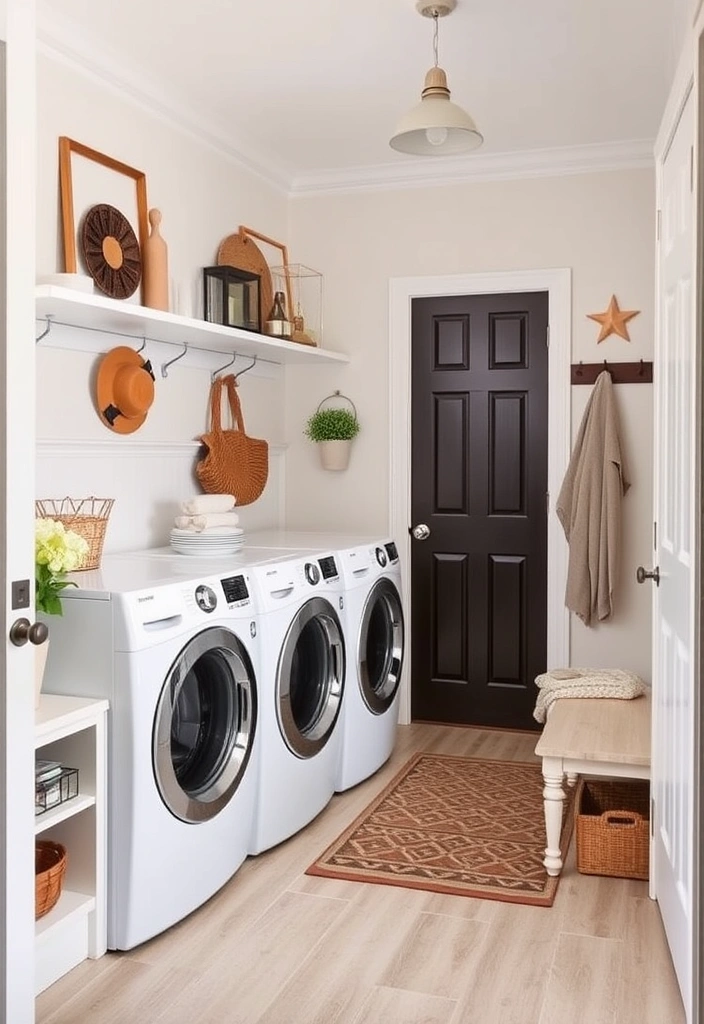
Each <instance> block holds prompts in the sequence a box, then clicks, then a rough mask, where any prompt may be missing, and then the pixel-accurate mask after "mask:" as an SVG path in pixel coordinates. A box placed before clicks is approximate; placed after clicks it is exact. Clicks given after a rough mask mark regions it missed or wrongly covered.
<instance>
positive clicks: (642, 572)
mask: <svg viewBox="0 0 704 1024" xmlns="http://www.w3.org/2000/svg"><path fill="white" fill-rule="evenodd" d="M636 579H637V580H638V582H639V583H645V581H646V580H652V581H653V583H654V584H655V586H656V587H659V586H660V566H659V565H656V566H655V568H654V569H653V571H652V572H648V570H647V569H644V568H643V566H642V565H639V566H638V568H637V569H636Z"/></svg>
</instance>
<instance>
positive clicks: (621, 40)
mask: <svg viewBox="0 0 704 1024" xmlns="http://www.w3.org/2000/svg"><path fill="white" fill-rule="evenodd" d="M690 8H691V0H646V2H643V0H458V6H457V9H456V11H455V12H454V13H453V14H452V15H451V16H450V17H449V18H446V19H444V20H443V21H441V22H440V64H441V65H442V66H443V67H444V68H445V70H446V71H447V74H448V80H449V85H450V88H451V90H452V98H453V100H454V101H455V102H456V103H458V104H459V105H461V106H463V107H464V108H465V109H466V110H467V111H468V112H469V113H470V114H471V115H472V116H473V117H474V118H475V120H476V122H477V124H478V126H479V129H480V131H481V132H482V133H483V135H484V138H485V142H484V146H483V147H482V149H481V150H479V151H478V153H479V154H480V157H481V159H483V160H484V161H485V163H486V160H487V159H489V160H491V159H492V158H493V157H496V155H497V154H510V155H511V156H512V157H514V156H515V157H517V158H519V159H520V158H521V157H522V158H524V159H525V157H526V156H527V155H529V154H530V153H531V151H535V150H539V151H541V150H560V151H562V150H564V149H565V148H566V147H567V148H571V147H582V146H591V147H597V148H600V147H601V148H603V147H604V146H606V147H607V148H608V145H609V144H614V143H622V142H628V143H631V142H633V141H637V142H640V143H642V144H643V143H645V142H646V141H647V142H648V143H649V142H650V141H651V140H653V139H654V137H655V134H656V132H657V128H658V124H659V121H660V117H661V114H662V111H663V108H664V105H665V100H666V98H667V92H668V88H669V85H670V82H671V80H672V77H673V74H674V70H675V66H676V58H677V55H678V53H679V49H680V46H681V43H682V40H683V38H684V33H685V29H686V22H687V15H688V13H689V10H690ZM38 15H39V36H40V41H42V42H43V44H44V46H45V47H48V48H49V49H51V50H55V51H59V52H62V54H63V55H64V56H65V55H67V54H68V55H69V56H71V57H72V58H74V59H76V60H78V61H79V62H80V63H83V64H84V65H85V66H86V67H88V68H90V69H91V70H93V71H94V72H95V71H97V72H98V73H100V74H103V75H105V76H107V77H108V78H110V79H112V81H113V83H116V84H122V85H124V86H125V88H126V89H127V90H128V91H132V92H133V93H134V94H139V95H140V96H141V97H142V98H144V96H145V95H146V96H148V97H150V98H151V100H152V101H153V102H154V103H155V105H156V106H157V107H161V109H162V110H163V111H169V112H170V113H172V114H175V115H176V116H178V117H179V118H180V119H182V120H183V121H184V122H185V123H189V124H190V125H191V126H193V125H198V126H199V127H200V130H201V131H202V132H203V133H204V134H207V135H209V136H210V137H211V138H214V139H217V140H219V141H220V142H221V143H222V144H224V145H225V146H226V148H228V149H229V151H230V152H232V153H235V154H238V155H239V156H240V157H242V158H243V159H244V161H245V162H247V163H250V164H251V165H253V166H254V167H256V168H257V169H259V170H260V171H262V172H263V173H265V174H267V175H268V176H269V177H273V178H276V179H277V180H278V182H279V183H280V184H283V185H284V186H287V187H292V188H294V189H295V186H296V184H297V183H300V182H305V181H311V182H312V181H319V182H324V181H325V179H326V176H327V177H328V178H329V180H330V181H333V180H335V181H338V182H340V181H343V180H344V179H345V178H346V177H349V176H352V177H354V176H355V175H356V177H357V179H358V180H361V179H362V178H364V180H366V181H368V182H373V181H374V180H375V179H377V178H378V179H379V180H382V179H383V178H384V176H385V175H386V176H389V175H391V176H392V177H393V176H396V177H399V176H402V175H403V174H404V173H405V172H406V168H407V167H408V166H409V165H408V161H409V160H411V158H409V157H407V156H404V155H402V154H398V153H395V152H394V151H393V150H391V149H390V148H389V145H388V139H389V137H390V135H391V134H392V130H393V128H394V125H395V122H396V121H397V119H398V118H399V117H400V116H401V114H402V113H404V112H405V111H406V110H407V109H408V108H410V107H411V106H412V105H413V104H415V103H416V102H417V101H418V99H419V98H420V89H421V88H422V83H423V77H424V74H425V72H426V70H427V69H428V68H429V67H430V66H431V65H432V63H433V57H432V29H433V26H432V22H431V21H429V20H427V19H425V18H422V17H421V16H420V15H419V14H418V13H416V10H415V4H414V0H250V2H248V3H244V2H243V0H198V2H194V0H120V2H119V3H114V4H113V3H104V2H103V3H101V2H96V0H38ZM437 159H438V158H436V157H428V158H426V160H425V164H426V166H427V162H428V161H431V162H435V161H437ZM466 159H467V160H470V161H471V160H472V157H468V158H466ZM414 163H415V164H417V159H416V160H415V161H414Z"/></svg>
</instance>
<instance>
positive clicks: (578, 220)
mask: <svg viewBox="0 0 704 1024" xmlns="http://www.w3.org/2000/svg"><path fill="white" fill-rule="evenodd" d="M290 218H291V233H290V249H291V252H292V254H293V255H292V258H293V259H295V260H297V261H300V262H303V263H309V264H310V265H311V266H314V267H316V268H317V269H320V270H321V271H323V273H324V275H325V283H324V289H325V301H324V307H325V308H324V333H325V337H324V344H325V345H326V346H327V347H330V348H336V349H341V350H343V351H346V352H348V353H349V354H350V356H351V363H350V365H349V366H348V367H344V368H342V369H327V368H325V369H316V370H315V371H310V370H307V369H296V370H295V371H294V372H290V373H289V374H288V377H287V382H286V391H287V393H286V435H287V440H288V442H289V444H290V449H289V454H288V467H287V472H288V477H289V480H290V481H291V483H290V485H289V487H288V491H287V524H288V525H289V526H290V527H292V528H301V527H303V526H309V527H319V528H326V527H330V526H333V525H334V526H336V527H340V528H343V529H355V530H359V531H366V532H369V531H372V532H373V531H384V530H385V529H386V528H387V522H388V497H389V487H388V479H389V474H390V473H393V467H392V466H391V467H390V466H389V464H388V457H389V456H388V450H389V429H388V419H389V380H388V357H389V352H388V288H389V280H390V279H391V278H395V277H407V276H422V275H443V274H448V275H449V274H457V273H472V272H483V271H500V270H523V269H536V268H550V267H569V268H571V270H572V275H573V276H572V282H573V295H572V300H573V329H572V357H573V359H574V360H579V359H582V360H584V361H594V360H598V359H608V360H612V361H615V360H627V359H638V358H641V357H642V358H644V359H650V358H652V339H653V295H654V235H653V231H654V178H653V174H652V173H651V172H650V171H633V172H618V173H607V174H595V175H583V176H573V177H564V178H554V179H551V178H542V179H535V180H526V181H510V182H497V183H486V184H468V185H464V186H462V185H460V186H452V187H442V188H436V189H407V190H399V191H395V192H374V193H371V192H370V193H359V194H352V195H340V196H335V195H332V196H327V197H319V198H306V199H296V200H294V201H293V202H292V204H291V212H290ZM612 292H614V293H615V294H616V296H617V298H618V299H619V302H620V304H621V306H622V307H623V308H628V309H639V310H641V313H640V315H639V316H638V317H636V318H635V319H634V320H632V321H631V322H630V325H629V327H630V332H631V339H632V340H631V343H630V344H629V343H627V342H625V341H623V340H621V339H620V338H614V337H611V338H609V339H608V340H607V341H605V342H604V343H602V344H601V345H599V346H598V348H597V346H596V337H597V330H598V329H597V325H596V324H594V323H593V322H592V321H590V320H588V319H587V317H586V314H587V313H590V312H594V311H599V310H603V309H605V308H606V305H607V303H608V301H609V298H610V296H611V294H612ZM334 388H340V389H341V390H342V391H343V392H345V393H346V394H348V395H349V396H350V397H351V398H352V399H353V400H354V402H355V403H356V405H357V407H358V410H359V415H360V420H361V423H362V432H361V433H360V435H359V437H358V439H357V441H356V442H355V446H354V450H353V453H352V461H351V464H350V468H349V470H348V471H347V472H346V473H344V474H334V473H326V472H324V471H322V470H321V469H320V468H319V467H318V464H317V455H316V452H315V449H314V447H313V446H312V445H311V444H309V443H307V442H306V440H305V438H304V437H303V436H302V434H301V431H302V427H303V424H304V423H305V419H306V417H307V416H308V415H309V414H310V412H311V411H312V410H313V409H315V406H316V405H317V403H318V401H319V400H320V399H321V398H322V397H324V396H325V395H326V394H328V393H330V392H331V391H332V390H333V389H334ZM588 391H589V389H588V388H572V410H573V434H574V433H575V432H576V429H577V427H578V425H579V420H580V418H581V415H582V412H583V409H584V404H585V402H586V399H587V397H588ZM618 398H619V405H620V408H621V414H622V420H623V433H624V442H625V446H626V450H627V454H628V459H629V464H630V468H631V478H632V481H633V484H632V488H631V490H630V492H629V494H628V496H627V498H626V500H625V505H624V533H625V542H624V551H623V570H622V583H621V586H620V590H619V594H618V601H617V612H616V615H615V616H614V618H613V620H612V621H611V622H610V623H608V624H605V625H603V626H601V627H599V628H598V629H596V630H594V629H592V630H586V629H585V628H584V627H582V626H581V624H580V623H579V622H573V625H572V663H573V664H585V665H586V664H591V665H619V666H622V667H631V668H633V669H635V670H637V671H639V672H641V673H642V674H643V675H645V676H646V677H647V678H650V592H649V590H648V588H646V587H640V588H639V587H637V585H636V584H635V582H634V572H635V567H636V565H638V564H639V563H643V564H649V561H650V551H651V546H650V538H651V529H652V527H651V521H652V499H651V486H652V480H651V462H652V437H651V431H652V388H651V387H650V386H648V385H630V386H622V387H620V388H619V389H618Z"/></svg>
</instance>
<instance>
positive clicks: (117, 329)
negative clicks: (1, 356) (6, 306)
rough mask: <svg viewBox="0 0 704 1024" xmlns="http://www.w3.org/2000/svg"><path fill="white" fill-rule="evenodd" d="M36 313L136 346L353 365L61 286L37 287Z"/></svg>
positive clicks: (308, 348) (306, 348) (333, 355)
mask: <svg viewBox="0 0 704 1024" xmlns="http://www.w3.org/2000/svg"><path fill="white" fill-rule="evenodd" d="M36 313H37V318H38V319H39V320H45V319H47V318H51V320H53V321H54V322H55V323H57V324H62V325H66V326H69V327H82V328H87V329H90V330H94V331H104V332H107V333H113V334H120V335H123V336H126V337H129V338H134V339H135V340H136V341H137V340H141V339H142V338H146V339H147V340H148V341H161V342H165V343H167V344H169V345H183V344H184V343H187V344H188V345H189V346H190V347H193V348H196V349H204V350H206V351H209V352H237V353H238V355H241V356H250V357H251V356H257V357H258V358H259V359H263V360H266V361H267V362H271V363H283V364H286V363H309V364H311V363H348V362H349V357H348V356H346V355H345V354H344V353H342V352H331V351H330V350H329V349H324V348H316V347H314V346H312V345H299V344H298V343H297V342H293V341H283V340H282V339H280V338H270V337H269V336H268V335H265V334H256V333H254V332H253V331H243V330H240V329H239V328H236V327H223V326H221V325H220V324H211V323H208V322H207V321H205V320H194V319H192V318H191V317H185V316H177V315H176V314H175V313H164V312H162V311H161V310H159V309H148V308H147V307H146V306H137V305H134V304H132V303H129V302H121V301H119V300H118V299H109V298H107V297H106V296H104V295H95V294H93V295H90V294H86V293H83V292H74V291H72V290H71V289H70V288H61V287H59V286H57V285H46V284H44V285H38V287H37V289H36ZM37 333H41V332H37Z"/></svg>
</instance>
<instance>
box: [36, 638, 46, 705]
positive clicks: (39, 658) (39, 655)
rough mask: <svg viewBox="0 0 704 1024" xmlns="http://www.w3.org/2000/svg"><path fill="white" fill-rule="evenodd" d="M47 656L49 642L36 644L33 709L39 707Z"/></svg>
mask: <svg viewBox="0 0 704 1024" xmlns="http://www.w3.org/2000/svg"><path fill="white" fill-rule="evenodd" d="M48 656H49V641H48V640H45V641H44V643H43V644H38V645H37V646H36V647H35V648H34V708H35V710H36V709H37V708H38V707H39V698H40V697H41V695H42V683H43V682H44V669H45V668H46V659H47V657H48Z"/></svg>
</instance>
